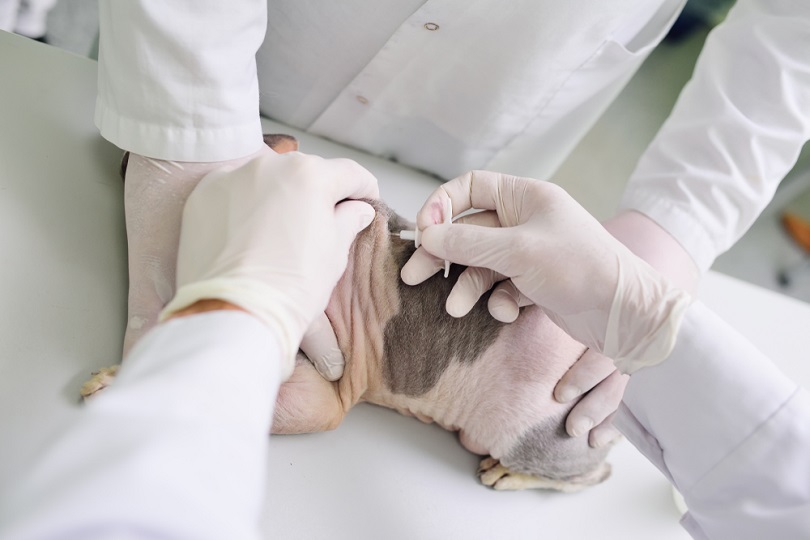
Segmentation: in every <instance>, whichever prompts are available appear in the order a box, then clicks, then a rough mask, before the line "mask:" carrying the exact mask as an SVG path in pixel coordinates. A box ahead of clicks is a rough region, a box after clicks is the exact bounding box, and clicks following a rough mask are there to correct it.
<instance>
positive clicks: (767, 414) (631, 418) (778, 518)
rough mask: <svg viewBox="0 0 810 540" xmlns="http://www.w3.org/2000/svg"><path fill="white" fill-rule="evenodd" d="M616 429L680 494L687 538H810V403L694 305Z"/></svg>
mask: <svg viewBox="0 0 810 540" xmlns="http://www.w3.org/2000/svg"><path fill="white" fill-rule="evenodd" d="M616 425H617V427H618V428H619V429H620V430H621V431H622V433H624V434H625V436H626V437H627V438H628V440H629V441H630V442H631V443H633V444H634V445H635V446H636V447H637V448H638V449H639V450H641V452H642V453H643V454H644V455H645V456H646V457H647V458H648V459H650V461H652V462H653V463H654V464H655V465H656V466H657V467H658V468H659V469H660V470H661V471H662V472H663V473H664V474H665V475H666V476H667V477H668V478H669V479H670V481H671V482H672V483H673V484H674V485H675V486H676V487H677V488H678V490H679V491H680V492H681V493H682V494H683V496H684V499H685V501H686V504H687V506H688V507H689V512H688V513H687V514H686V515H685V516H684V518H683V520H682V524H683V525H684V527H685V528H686V529H687V530H688V531H689V532H690V534H692V536H693V537H694V538H719V539H725V538H734V539H741V540H744V539H748V538H750V539H760V538H810V451H808V449H810V397H809V396H808V392H807V391H806V390H805V389H802V388H800V387H798V386H797V385H796V384H795V383H793V382H792V381H791V380H789V379H788V378H787V377H786V376H785V375H784V374H782V372H781V371H779V369H777V368H776V366H775V365H774V364H773V363H771V362H770V361H769V360H768V359H767V358H765V356H764V355H763V354H762V353H760V352H759V351H757V350H756V348H755V347H754V346H753V345H751V344H750V343H749V342H748V341H747V340H746V339H745V338H744V337H743V336H741V335H740V334H738V333H737V332H736V331H735V330H733V329H732V328H731V327H729V326H728V325H727V324H725V323H724V322H723V321H722V320H721V319H720V318H719V317H718V316H717V315H715V314H714V313H712V312H711V311H710V310H709V309H708V308H706V307H705V306H703V305H702V304H700V303H696V304H694V305H693V306H691V307H690V308H689V311H688V312H687V315H686V317H685V319H684V322H683V324H682V328H681V331H680V334H679V337H678V340H677V343H676V345H675V348H674V350H673V352H672V354H671V355H670V357H669V358H668V359H667V360H666V361H664V362H662V363H661V364H659V365H657V366H654V367H650V368H645V369H642V370H639V371H638V372H636V373H635V374H633V376H632V377H630V382H629V383H628V385H627V390H626V393H625V397H624V401H623V403H622V405H621V406H620V408H619V413H618V414H617V417H616Z"/></svg>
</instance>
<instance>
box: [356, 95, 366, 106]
mask: <svg viewBox="0 0 810 540" xmlns="http://www.w3.org/2000/svg"><path fill="white" fill-rule="evenodd" d="M355 99H357V101H359V102H360V103H362V104H363V105H368V99H367V98H365V97H363V96H357V97H356V98H355Z"/></svg>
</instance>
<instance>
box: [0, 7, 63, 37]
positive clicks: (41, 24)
mask: <svg viewBox="0 0 810 540" xmlns="http://www.w3.org/2000/svg"><path fill="white" fill-rule="evenodd" d="M55 5H56V0H0V30H5V31H7V32H14V33H15V34H20V35H21V36H25V37H29V38H31V39H36V40H37V41H43V42H46V41H47V32H48V13H50V11H51V10H52V9H53V7H54V6H55Z"/></svg>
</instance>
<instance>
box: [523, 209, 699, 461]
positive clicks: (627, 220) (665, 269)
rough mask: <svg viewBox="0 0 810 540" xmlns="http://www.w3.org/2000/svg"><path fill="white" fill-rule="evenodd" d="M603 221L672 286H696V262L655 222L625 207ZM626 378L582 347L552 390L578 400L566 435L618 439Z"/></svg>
mask: <svg viewBox="0 0 810 540" xmlns="http://www.w3.org/2000/svg"><path fill="white" fill-rule="evenodd" d="M603 225H604V227H605V229H607V230H608V232H610V233H611V234H612V235H613V236H614V237H615V238H617V239H618V240H619V241H621V242H622V243H623V244H624V245H625V246H627V247H628V248H629V249H630V251H632V252H633V253H634V254H635V255H636V256H638V257H641V258H642V259H644V260H645V261H646V262H647V263H648V264H649V265H650V266H652V267H653V268H655V269H656V270H657V271H658V272H659V273H660V274H661V275H663V276H664V277H666V278H667V279H669V280H670V281H671V282H672V284H673V285H676V286H677V287H680V288H681V289H683V290H685V291H686V292H689V293H694V292H695V291H696V290H697V285H698V282H699V280H700V272H699V270H698V268H697V265H696V264H695V262H694V260H693V259H692V257H691V256H690V255H689V253H687V251H686V250H685V249H684V248H683V246H681V244H680V243H678V241H677V240H675V238H673V237H672V235H670V234H669V233H668V232H667V231H666V230H664V229H663V228H662V227H661V226H659V225H658V224H657V223H656V222H654V221H653V220H651V219H650V218H648V217H647V216H645V215H644V214H641V213H639V212H635V211H626V212H623V213H621V214H619V215H617V216H615V217H613V218H611V219H610V220H608V221H606V222H604V223H603ZM507 307H508V306H507ZM627 380H628V378H627V376H624V375H621V374H620V373H618V372H617V371H616V368H615V366H614V365H613V361H612V360H610V359H609V358H607V357H605V356H603V355H601V354H599V353H598V352H596V351H594V350H593V349H588V350H587V351H585V354H583V355H582V357H581V358H580V359H579V360H577V362H576V363H575V364H574V365H573V366H571V368H570V369H569V370H568V371H567V372H566V374H565V375H563V377H562V378H561V379H560V382H559V383H557V386H556V387H555V388H554V397H555V399H556V400H557V401H559V402H560V403H567V402H569V401H572V400H575V399H579V398H582V399H580V400H579V402H578V403H577V404H576V405H575V406H574V408H573V409H571V411H570V412H569V413H568V417H567V419H566V422H565V428H566V431H567V432H568V434H569V435H571V436H572V437H577V436H579V435H581V434H584V433H586V432H588V431H589V430H590V431H589V435H588V441H589V443H590V445H591V446H594V447H599V446H603V445H605V444H607V443H609V442H610V441H612V440H614V439H616V438H617V437H619V435H620V434H619V431H618V430H617V429H616V428H615V427H613V425H612V423H611V422H610V418H612V416H613V413H615V412H616V410H617V408H618V406H619V403H620V402H621V400H622V397H623V395H624V388H625V386H626V385H627Z"/></svg>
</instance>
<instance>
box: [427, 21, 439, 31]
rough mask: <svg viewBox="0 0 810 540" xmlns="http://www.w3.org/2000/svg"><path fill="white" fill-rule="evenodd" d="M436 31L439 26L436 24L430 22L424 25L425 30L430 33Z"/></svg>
mask: <svg viewBox="0 0 810 540" xmlns="http://www.w3.org/2000/svg"><path fill="white" fill-rule="evenodd" d="M438 29H439V25H438V24H436V23H432V22H429V23H425V30H430V31H431V32H435V31H436V30H438Z"/></svg>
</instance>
